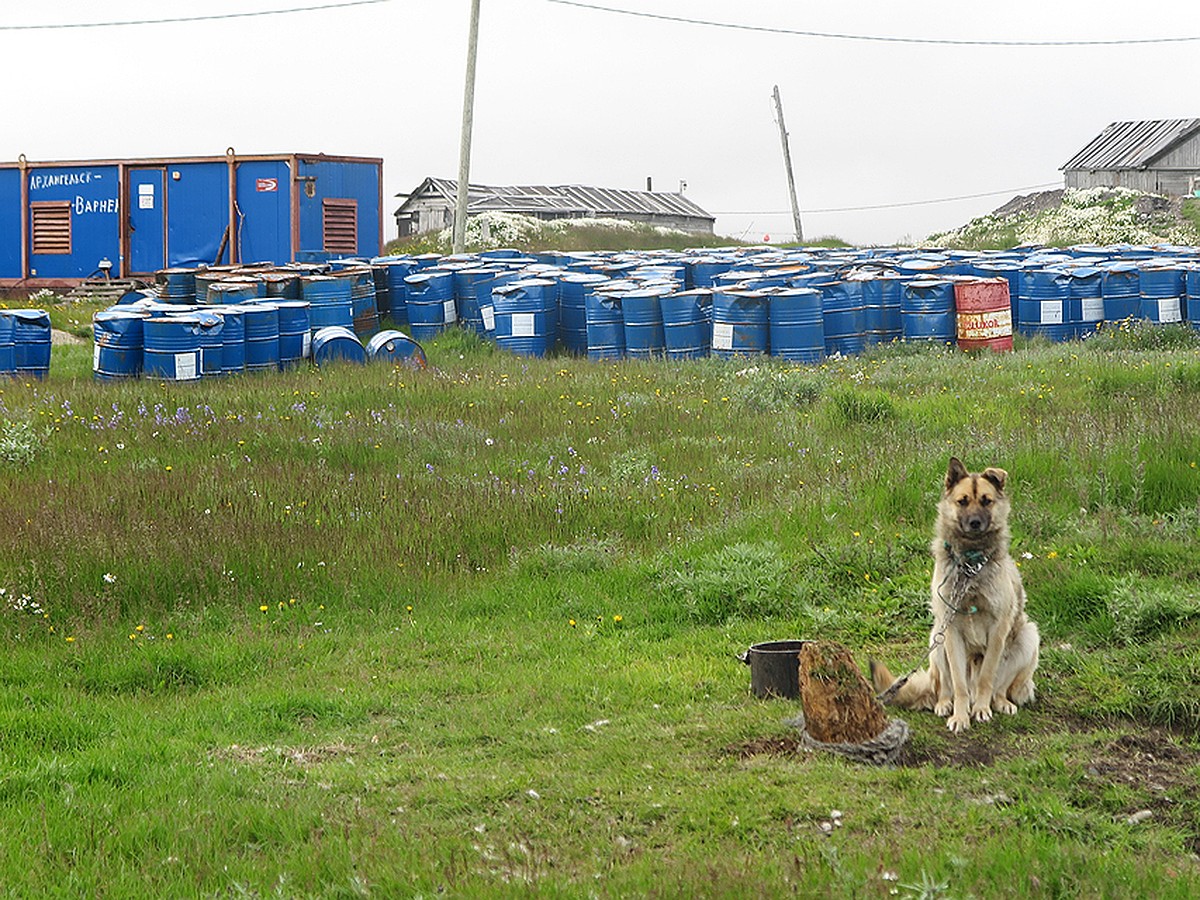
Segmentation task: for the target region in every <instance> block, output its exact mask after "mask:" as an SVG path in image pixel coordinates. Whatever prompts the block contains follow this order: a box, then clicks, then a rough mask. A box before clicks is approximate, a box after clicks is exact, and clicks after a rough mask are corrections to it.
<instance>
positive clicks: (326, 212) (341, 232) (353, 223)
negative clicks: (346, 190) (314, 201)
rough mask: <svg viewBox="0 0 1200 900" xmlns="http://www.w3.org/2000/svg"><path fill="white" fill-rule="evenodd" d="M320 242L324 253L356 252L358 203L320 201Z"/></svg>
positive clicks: (337, 200) (353, 201)
mask: <svg viewBox="0 0 1200 900" xmlns="http://www.w3.org/2000/svg"><path fill="white" fill-rule="evenodd" d="M321 227H322V234H323V235H324V237H323V239H322V242H323V245H324V249H325V252H326V253H347V254H350V255H354V254H355V253H357V252H358V201H357V200H340V199H334V198H327V199H325V200H323V201H321Z"/></svg>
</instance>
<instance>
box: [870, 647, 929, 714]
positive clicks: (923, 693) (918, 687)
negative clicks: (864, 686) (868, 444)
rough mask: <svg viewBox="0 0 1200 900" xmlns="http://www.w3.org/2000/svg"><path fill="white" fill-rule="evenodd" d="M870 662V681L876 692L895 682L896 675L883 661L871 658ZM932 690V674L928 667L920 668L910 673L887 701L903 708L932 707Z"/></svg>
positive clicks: (881, 691)
mask: <svg viewBox="0 0 1200 900" xmlns="http://www.w3.org/2000/svg"><path fill="white" fill-rule="evenodd" d="M870 664H871V683H872V684H873V685H874V686H875V691H876V692H877V693H883V692H884V691H886V690H887V689H888V688H890V687H891V686H892V685H893V684H895V683H896V676H895V675H893V674H892V673H891V671H890V670H889V669H888V667H887V666H885V665H884V664H883V663H881V662H878V661H877V660H874V659H872V660H870ZM934 691H935V687H934V684H933V676H932V675H931V674H930V672H929V670H928V669H921V670H920V671H917V672H914V673H913V674H912V675H910V676H909V678H908V681H906V682H905V683H904V684H903V685H901V686H900V688H899V689H898V690H897V691H896V693H895V694H894V695H893V696H892V698H891V700H890V701H888V702H890V703H892V704H894V705H896V706H902V707H904V708H905V709H933V700H934V697H933V695H934Z"/></svg>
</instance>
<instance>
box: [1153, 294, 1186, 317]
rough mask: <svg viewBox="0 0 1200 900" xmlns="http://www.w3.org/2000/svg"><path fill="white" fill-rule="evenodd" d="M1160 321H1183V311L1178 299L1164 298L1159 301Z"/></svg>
mask: <svg viewBox="0 0 1200 900" xmlns="http://www.w3.org/2000/svg"><path fill="white" fill-rule="evenodd" d="M1158 321H1160V322H1182V321H1183V311H1182V310H1181V309H1180V305H1179V298H1178V297H1163V298H1161V299H1160V300H1159V301H1158Z"/></svg>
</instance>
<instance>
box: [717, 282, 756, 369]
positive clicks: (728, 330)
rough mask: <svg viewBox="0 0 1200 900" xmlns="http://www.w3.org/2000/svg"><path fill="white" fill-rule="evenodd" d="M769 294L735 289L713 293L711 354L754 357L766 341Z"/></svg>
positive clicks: (719, 290)
mask: <svg viewBox="0 0 1200 900" xmlns="http://www.w3.org/2000/svg"><path fill="white" fill-rule="evenodd" d="M769 300H770V294H768V293H765V292H763V291H747V290H742V289H739V288H720V289H717V290H714V292H713V303H712V355H713V356H720V357H725V358H729V357H735V356H754V355H757V354H760V353H766V352H767V345H768V343H769V341H770V316H769V311H770V306H769Z"/></svg>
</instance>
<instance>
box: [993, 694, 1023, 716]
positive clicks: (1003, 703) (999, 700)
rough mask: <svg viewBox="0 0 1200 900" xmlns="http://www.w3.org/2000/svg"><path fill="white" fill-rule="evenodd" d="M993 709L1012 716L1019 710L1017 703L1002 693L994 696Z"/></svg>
mask: <svg viewBox="0 0 1200 900" xmlns="http://www.w3.org/2000/svg"><path fill="white" fill-rule="evenodd" d="M992 709H994V710H995V711H996V712H998V713H1004V714H1005V715H1006V716H1011V715H1013V714H1014V713H1015V712H1016V711H1017V704H1015V703H1013V702H1012V701H1011V700H1009V699H1008V698H1007V697H1005V696H1003V695H1002V694H996V696H994V697H992Z"/></svg>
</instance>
